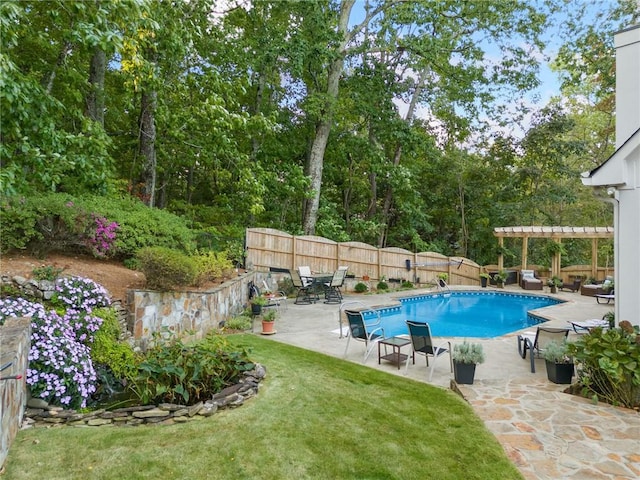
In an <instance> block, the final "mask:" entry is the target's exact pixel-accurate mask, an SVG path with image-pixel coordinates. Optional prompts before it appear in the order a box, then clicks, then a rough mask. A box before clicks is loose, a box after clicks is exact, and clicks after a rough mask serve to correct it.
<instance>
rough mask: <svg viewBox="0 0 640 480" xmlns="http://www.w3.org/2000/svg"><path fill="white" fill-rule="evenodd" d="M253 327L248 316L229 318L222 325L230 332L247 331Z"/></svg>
mask: <svg viewBox="0 0 640 480" xmlns="http://www.w3.org/2000/svg"><path fill="white" fill-rule="evenodd" d="M252 325H253V320H252V319H251V317H250V316H249V315H239V316H237V317H233V318H230V319H229V320H227V321H226V322H225V324H224V326H225V328H228V329H230V330H241V331H244V330H249V329H250V328H251V326H252Z"/></svg>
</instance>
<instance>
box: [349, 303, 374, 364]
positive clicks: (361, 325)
mask: <svg viewBox="0 0 640 480" xmlns="http://www.w3.org/2000/svg"><path fill="white" fill-rule="evenodd" d="M344 313H345V315H346V316H347V321H348V322H349V331H348V332H347V346H346V347H345V349H344V357H345V358H346V356H347V351H348V350H349V342H350V341H351V339H352V338H353V339H354V340H358V341H360V342H364V344H365V350H364V360H363V363H364V362H366V361H367V358H369V355H370V354H371V352H372V351H373V349H374V348H375V347H376V345H377V344H378V342H379V341H380V340H382V339H383V338H384V328H382V325H381V322H382V319H381V318H380V315H378V316H377V320H376V321H374V322H368V323H367V322H365V320H364V312H363V311H362V310H360V311H357V310H345V311H344Z"/></svg>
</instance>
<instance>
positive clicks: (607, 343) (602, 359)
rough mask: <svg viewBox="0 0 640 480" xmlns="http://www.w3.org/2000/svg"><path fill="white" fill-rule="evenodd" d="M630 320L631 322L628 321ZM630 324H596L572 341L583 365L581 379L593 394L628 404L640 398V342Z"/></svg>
mask: <svg viewBox="0 0 640 480" xmlns="http://www.w3.org/2000/svg"><path fill="white" fill-rule="evenodd" d="M627 323H628V322H627ZM637 338H638V332H637V331H634V329H633V328H630V329H629V331H626V330H625V329H623V328H610V329H607V330H603V329H602V328H595V329H593V330H591V332H590V333H589V334H587V335H582V336H581V337H580V338H579V339H578V340H577V341H576V342H575V343H573V344H569V352H570V353H571V355H573V356H574V357H575V358H576V361H577V363H578V365H579V369H578V375H579V377H578V378H579V381H580V383H581V384H582V385H583V386H584V387H585V389H586V390H587V392H589V394H593V395H597V396H599V397H601V398H603V399H604V400H605V401H607V402H609V403H611V404H614V405H622V406H625V407H627V408H634V407H637V406H638V400H639V398H640V368H639V366H640V343H639V342H638V341H637Z"/></svg>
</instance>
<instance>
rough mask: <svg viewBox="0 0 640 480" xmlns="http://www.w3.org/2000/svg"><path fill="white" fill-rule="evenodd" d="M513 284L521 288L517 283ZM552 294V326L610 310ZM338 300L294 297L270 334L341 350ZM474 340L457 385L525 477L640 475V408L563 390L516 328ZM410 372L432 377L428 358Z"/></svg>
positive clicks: (440, 371) (354, 349) (583, 479)
mask: <svg viewBox="0 0 640 480" xmlns="http://www.w3.org/2000/svg"><path fill="white" fill-rule="evenodd" d="M514 290H515V291H517V292H521V290H520V289H519V288H517V287H516V288H515V289H514ZM507 291H508V289H507ZM527 293H530V292H527ZM396 295H397V294H394V293H390V294H385V295H373V296H367V295H360V296H356V295H348V296H347V297H346V299H348V300H359V301H362V302H364V303H365V304H368V305H383V304H390V303H393V302H394V299H393V297H394V296H396ZM403 295H408V293H404V294H403ZM554 296H556V297H560V298H564V299H565V300H567V301H568V303H566V304H563V305H559V306H556V307H549V308H548V309H545V316H546V318H548V319H549V324H550V325H552V326H567V325H568V323H567V322H568V320H576V319H578V320H583V319H589V318H602V316H603V315H604V313H606V312H608V311H609V310H611V308H610V306H609V307H607V306H606V305H598V304H597V303H596V302H594V300H593V298H591V297H583V296H581V295H579V294H578V293H560V294H558V295H554ZM338 308H339V306H336V305H333V306H331V305H325V304H322V303H319V304H315V305H295V304H293V305H290V306H289V308H288V309H287V310H283V311H282V312H281V318H280V319H279V320H278V334H277V335H273V336H271V337H269V338H270V339H271V340H274V341H280V342H283V343H288V344H292V345H296V346H299V347H302V348H307V349H309V350H314V351H318V352H322V353H325V354H328V355H333V356H336V357H338V358H342V357H343V354H344V349H345V344H346V339H345V338H339V336H338V333H337V330H336V327H337V325H338ZM571 335H574V334H573V333H572V334H571ZM450 340H452V341H454V342H455V341H458V340H459V339H450ZM474 340H477V341H479V342H480V343H482V344H483V345H484V347H485V353H486V355H487V360H486V362H485V363H484V364H482V365H480V366H479V368H478V369H477V371H476V380H475V381H474V384H473V385H458V386H456V388H457V389H458V390H459V393H460V394H461V395H462V396H463V397H464V398H465V399H466V400H467V401H468V402H469V404H470V405H471V407H472V408H473V410H474V412H475V413H476V415H478V417H479V418H480V419H481V420H482V421H483V422H484V423H485V425H486V426H487V428H488V429H489V431H491V432H492V433H493V434H494V435H495V437H496V439H497V440H498V441H499V442H500V444H501V445H502V446H503V448H504V451H505V453H506V455H507V457H508V458H509V459H510V460H511V461H512V462H513V463H514V465H516V467H517V468H518V469H519V471H520V472H521V474H522V475H523V477H524V478H525V479H526V480H559V479H567V480H632V479H633V480H638V479H639V478H640V414H639V413H638V412H636V411H633V410H629V409H624V408H618V407H613V406H611V405H607V404H604V403H597V404H594V403H593V402H592V401H591V400H589V399H585V398H581V397H578V396H575V395H570V394H567V393H563V390H564V389H565V387H566V386H563V385H556V384H554V383H551V382H549V381H548V380H547V378H546V372H545V371H544V370H545V369H544V361H543V360H536V362H539V363H537V371H536V373H531V372H530V363H529V358H527V359H526V360H523V359H521V358H520V357H519V355H518V352H517V348H516V334H515V333H514V334H508V335H505V336H502V337H498V338H492V339H474ZM351 345H353V346H350V347H349V351H348V352H347V357H346V358H347V360H349V361H353V362H357V363H362V351H363V350H362V347H363V346H362V344H359V343H358V342H351ZM366 365H367V366H369V367H372V368H377V369H380V370H385V371H387V372H389V373H390V374H393V375H404V368H403V369H401V370H400V371H398V370H397V369H396V366H395V365H391V364H388V363H386V362H383V363H382V364H381V365H378V364H377V362H376V361H375V359H373V360H372V359H371V358H370V359H369V361H368V362H367V363H366ZM407 376H408V377H409V378H412V379H414V380H418V381H423V382H426V381H427V378H428V375H427V370H426V369H425V368H424V364H423V365H422V366H420V365H418V362H416V365H410V367H409V369H408V373H407ZM451 380H452V374H451V373H450V372H449V369H448V368H447V365H446V362H444V363H439V364H438V366H437V368H436V370H435V371H434V375H433V378H432V381H431V382H430V383H432V384H433V385H436V386H440V387H442V388H450V384H451ZM454 385H455V384H454Z"/></svg>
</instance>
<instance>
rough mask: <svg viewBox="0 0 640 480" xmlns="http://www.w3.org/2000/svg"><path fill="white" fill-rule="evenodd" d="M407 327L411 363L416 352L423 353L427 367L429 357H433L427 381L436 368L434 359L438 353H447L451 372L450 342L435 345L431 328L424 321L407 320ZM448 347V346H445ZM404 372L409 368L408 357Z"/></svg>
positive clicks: (437, 356) (414, 360)
mask: <svg viewBox="0 0 640 480" xmlns="http://www.w3.org/2000/svg"><path fill="white" fill-rule="evenodd" d="M407 327H408V328H409V338H410V339H411V348H412V349H413V353H412V355H411V357H412V360H413V364H415V363H416V353H417V354H419V355H424V357H425V359H426V360H427V368H429V357H433V362H432V365H431V368H430V369H429V381H431V377H433V371H434V370H435V368H436V360H437V359H438V358H439V357H440V355H444V354H448V355H449V366H450V368H451V371H452V372H453V361H452V359H451V342H446V341H445V342H442V343H440V344H439V345H436V344H435V343H434V341H433V338H432V337H431V328H430V327H429V324H428V323H426V322H414V321H411V320H407ZM446 347H448V348H446ZM404 370H405V374H406V373H407V371H408V370H409V359H407V364H406V366H405V367H404Z"/></svg>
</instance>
